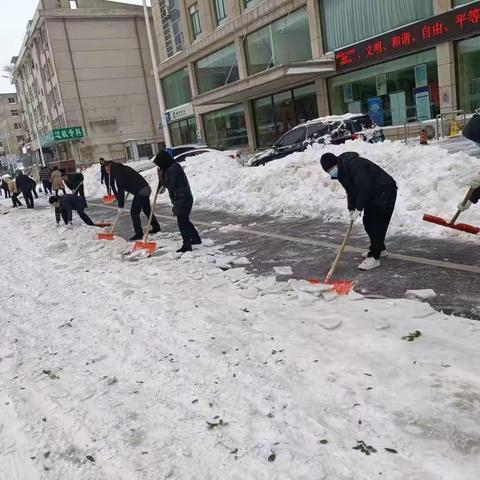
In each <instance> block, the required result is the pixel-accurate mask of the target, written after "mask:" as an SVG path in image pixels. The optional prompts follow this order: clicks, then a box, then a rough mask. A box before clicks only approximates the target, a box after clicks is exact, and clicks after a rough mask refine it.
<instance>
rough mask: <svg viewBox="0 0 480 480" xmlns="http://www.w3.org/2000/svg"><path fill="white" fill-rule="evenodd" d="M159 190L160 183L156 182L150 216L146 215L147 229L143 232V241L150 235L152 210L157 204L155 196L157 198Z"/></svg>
mask: <svg viewBox="0 0 480 480" xmlns="http://www.w3.org/2000/svg"><path fill="white" fill-rule="evenodd" d="M159 192H160V183H159V184H158V186H157V190H156V192H155V196H154V197H153V205H152V209H151V211H150V216H149V217H148V223H147V231H146V232H145V240H144V242H145V243H147V241H148V237H149V235H150V227H151V225H152V220H153V212H154V211H155V207H156V205H157V198H158V193H159Z"/></svg>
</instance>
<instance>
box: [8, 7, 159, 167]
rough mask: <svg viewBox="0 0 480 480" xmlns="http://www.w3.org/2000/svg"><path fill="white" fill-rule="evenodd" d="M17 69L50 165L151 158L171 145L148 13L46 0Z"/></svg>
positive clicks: (33, 132) (36, 141) (33, 136)
mask: <svg viewBox="0 0 480 480" xmlns="http://www.w3.org/2000/svg"><path fill="white" fill-rule="evenodd" d="M12 61H13V62H14V82H15V85H16V87H17V92H18V93H19V97H20V100H21V105H22V107H23V111H24V113H25V117H26V120H27V123H28V126H29V131H30V138H29V140H30V142H29V144H28V147H29V148H30V149H31V151H32V152H33V154H34V155H35V156H36V159H37V160H38V161H41V155H40V148H42V152H43V158H44V159H45V163H47V164H49V165H59V166H61V167H63V168H67V169H72V168H75V167H79V166H83V165H88V164H91V163H93V162H96V161H98V159H99V158H100V157H104V158H105V159H112V160H119V161H122V160H125V159H127V158H130V159H138V158H142V157H143V158H146V157H151V156H152V155H153V154H154V153H155V152H156V151H158V145H159V144H160V143H162V142H163V134H161V130H159V128H158V124H159V121H160V110H159V107H158V101H157V98H156V93H155V83H154V77H153V69H152V63H151V57H150V51H149V46H148V39H147V33H146V25H145V20H144V16H143V9H142V8H141V7H138V6H134V5H128V4H118V3H113V2H106V1H104V0H74V1H70V0H42V1H41V2H40V3H39V6H38V8H37V10H36V12H35V15H34V17H33V19H32V20H31V21H30V22H29V25H28V27H27V34H26V37H25V40H24V43H23V46H22V49H21V51H20V53H19V56H18V57H16V58H14V59H13V60H12Z"/></svg>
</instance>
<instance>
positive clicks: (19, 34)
mask: <svg viewBox="0 0 480 480" xmlns="http://www.w3.org/2000/svg"><path fill="white" fill-rule="evenodd" d="M113 1H115V0H113ZM118 1H120V2H122V1H123V3H132V4H135V5H141V4H142V0H118ZM38 2H39V0H0V70H3V67H4V66H5V65H8V64H9V63H10V59H11V58H12V57H14V56H15V55H18V52H19V51H20V48H21V46H22V41H23V37H24V36H25V32H26V26H27V22H28V21H29V20H31V18H32V17H33V14H34V12H35V9H36V8H37V5H38ZM147 3H148V4H150V1H148V2H147ZM14 91H15V88H14V87H13V85H10V80H8V79H6V78H1V76H0V93H6V92H14Z"/></svg>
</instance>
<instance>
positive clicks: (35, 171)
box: [30, 163, 42, 198]
mask: <svg viewBox="0 0 480 480" xmlns="http://www.w3.org/2000/svg"><path fill="white" fill-rule="evenodd" d="M30 177H31V178H32V180H33V181H34V184H35V185H34V186H33V195H34V196H35V198H38V194H37V184H39V183H40V169H39V167H38V165H37V164H36V163H34V164H33V165H32V168H31V169H30ZM41 191H42V189H41V188H40V193H41Z"/></svg>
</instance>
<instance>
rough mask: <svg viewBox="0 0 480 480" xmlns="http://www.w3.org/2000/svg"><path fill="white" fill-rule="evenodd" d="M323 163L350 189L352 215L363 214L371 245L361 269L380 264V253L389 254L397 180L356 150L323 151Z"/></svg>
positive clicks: (355, 217) (349, 206)
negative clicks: (342, 151) (389, 235)
mask: <svg viewBox="0 0 480 480" xmlns="http://www.w3.org/2000/svg"><path fill="white" fill-rule="evenodd" d="M321 164H322V167H323V169H324V170H325V171H326V172H328V173H329V175H330V176H331V178H332V179H338V181H339V182H340V183H341V184H342V186H343V188H344V189H345V190H346V192H347V200H348V210H349V212H350V219H351V220H352V221H353V222H355V221H356V220H357V219H358V218H359V217H360V216H361V215H362V214H363V225H364V226H365V231H366V232H367V234H368V236H369V238H370V249H369V251H368V253H367V254H366V258H365V260H364V261H363V262H362V263H361V264H360V265H359V267H358V268H359V269H360V270H371V269H373V268H376V267H379V266H380V260H379V259H380V257H381V256H382V257H384V256H386V255H387V252H386V248H385V236H386V234H387V230H388V225H389V224H390V220H391V218H392V214H393V210H394V208H395V201H396V199H397V184H396V183H395V180H394V179H393V178H392V177H391V176H390V175H388V173H386V172H385V171H384V170H382V169H381V168H380V167H379V166H378V165H376V164H375V163H373V162H371V161H370V160H367V159H366V158H362V157H360V155H358V153H355V152H345V153H342V154H341V155H340V156H339V157H337V156H335V155H334V154H333V153H325V154H324V155H322V158H321Z"/></svg>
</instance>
